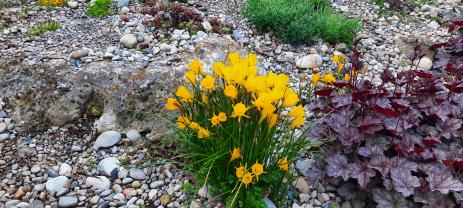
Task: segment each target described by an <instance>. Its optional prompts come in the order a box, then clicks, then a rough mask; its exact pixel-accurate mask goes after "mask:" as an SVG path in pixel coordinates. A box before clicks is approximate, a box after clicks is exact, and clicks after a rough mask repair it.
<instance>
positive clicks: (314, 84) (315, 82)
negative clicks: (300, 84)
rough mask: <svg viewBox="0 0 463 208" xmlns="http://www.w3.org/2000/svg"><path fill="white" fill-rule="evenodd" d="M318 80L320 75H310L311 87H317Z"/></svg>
mask: <svg viewBox="0 0 463 208" xmlns="http://www.w3.org/2000/svg"><path fill="white" fill-rule="evenodd" d="M318 80H320V73H316V74H313V75H312V84H313V86H317V84H318Z"/></svg>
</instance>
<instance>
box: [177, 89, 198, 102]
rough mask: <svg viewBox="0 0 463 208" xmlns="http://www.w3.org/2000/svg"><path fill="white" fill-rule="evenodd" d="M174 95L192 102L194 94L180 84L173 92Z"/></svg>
mask: <svg viewBox="0 0 463 208" xmlns="http://www.w3.org/2000/svg"><path fill="white" fill-rule="evenodd" d="M175 95H177V97H180V98H182V100H183V101H185V102H190V103H191V102H193V98H194V96H193V95H192V94H191V93H190V92H189V91H188V90H187V89H186V87H184V86H180V87H179V88H178V89H177V92H176V93H175Z"/></svg>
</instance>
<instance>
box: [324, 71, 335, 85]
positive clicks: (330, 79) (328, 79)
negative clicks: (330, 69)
mask: <svg viewBox="0 0 463 208" xmlns="http://www.w3.org/2000/svg"><path fill="white" fill-rule="evenodd" d="M323 81H324V82H325V84H332V83H333V82H336V78H335V77H334V76H333V74H331V73H327V74H325V75H324V76H323Z"/></svg>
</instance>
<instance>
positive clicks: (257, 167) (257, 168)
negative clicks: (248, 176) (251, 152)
mask: <svg viewBox="0 0 463 208" xmlns="http://www.w3.org/2000/svg"><path fill="white" fill-rule="evenodd" d="M251 170H252V173H254V175H255V176H256V179H257V181H259V176H260V175H261V174H262V173H266V172H265V171H264V164H260V163H259V162H257V161H256V163H254V165H252V167H251Z"/></svg>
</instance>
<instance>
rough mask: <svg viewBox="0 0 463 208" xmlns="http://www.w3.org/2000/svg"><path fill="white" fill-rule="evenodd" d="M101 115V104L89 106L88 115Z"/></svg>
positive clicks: (96, 116) (97, 116)
mask: <svg viewBox="0 0 463 208" xmlns="http://www.w3.org/2000/svg"><path fill="white" fill-rule="evenodd" d="M101 115H103V108H102V107H101V106H92V107H91V108H90V116H92V117H95V118H99V117H100V116H101Z"/></svg>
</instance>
